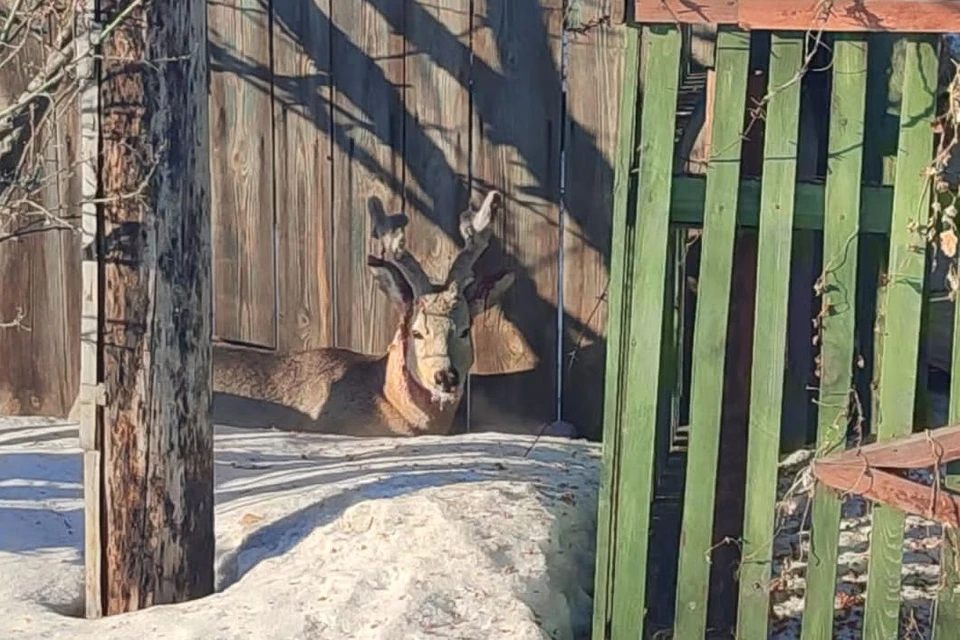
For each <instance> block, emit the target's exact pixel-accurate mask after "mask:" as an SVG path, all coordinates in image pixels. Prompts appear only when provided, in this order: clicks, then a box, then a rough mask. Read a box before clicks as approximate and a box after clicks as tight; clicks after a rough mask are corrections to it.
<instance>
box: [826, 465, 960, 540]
mask: <svg viewBox="0 0 960 640" xmlns="http://www.w3.org/2000/svg"><path fill="white" fill-rule="evenodd" d="M813 475H814V477H815V478H816V479H817V480H818V481H820V482H822V483H823V484H825V485H827V486H829V487H832V488H833V489H836V490H837V491H840V492H841V493H853V494H857V495H861V496H863V497H864V498H867V499H869V500H873V501H874V502H881V503H883V504H888V505H891V506H893V507H896V508H898V509H900V510H902V511H905V512H907V513H912V514H915V515H919V516H923V517H925V518H930V519H931V520H935V521H937V522H940V523H941V524H944V525H948V526H951V527H960V496H958V495H957V494H955V493H953V492H950V491H946V490H944V489H943V488H942V487H928V486H926V485H922V484H919V483H917V482H912V481H910V480H907V479H906V478H901V477H900V476H895V475H893V474H892V473H889V472H887V471H883V470H881V469H875V468H870V467H869V466H867V465H866V464H863V465H861V466H860V467H857V466H855V465H853V464H849V463H848V464H838V463H833V464H824V461H823V460H820V461H817V462H816V463H814V465H813Z"/></svg>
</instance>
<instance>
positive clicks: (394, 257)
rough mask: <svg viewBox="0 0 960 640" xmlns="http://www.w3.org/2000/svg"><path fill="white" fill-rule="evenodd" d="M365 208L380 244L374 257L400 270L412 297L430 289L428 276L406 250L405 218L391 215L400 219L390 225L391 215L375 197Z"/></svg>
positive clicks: (374, 234) (375, 237)
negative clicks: (395, 223)
mask: <svg viewBox="0 0 960 640" xmlns="http://www.w3.org/2000/svg"><path fill="white" fill-rule="evenodd" d="M367 210H368V213H369V214H370V218H371V223H372V224H371V231H372V234H373V240H374V241H377V240H379V245H380V246H379V252H378V253H379V256H376V257H378V258H379V259H380V260H384V261H387V262H389V263H390V264H392V265H393V266H394V267H396V268H397V270H398V271H400V273H401V274H402V275H403V277H404V278H406V280H407V282H408V283H409V284H410V289H411V290H412V291H413V295H414V297H417V296H420V295H423V294H424V293H427V292H428V291H430V289H431V288H432V285H431V284H430V278H428V277H427V274H426V273H425V272H424V271H423V267H421V266H420V263H419V262H417V259H416V258H414V257H413V255H412V254H411V253H410V252H409V251H407V239H406V234H405V232H404V227H406V222H405V218H403V216H392V217H393V218H394V219H397V218H399V219H400V220H401V222H400V224H397V225H392V224H391V216H387V214H386V212H385V211H384V209H383V203H382V202H380V199H379V198H376V197H373V198H370V199H369V200H368V201H367ZM391 227H392V228H391Z"/></svg>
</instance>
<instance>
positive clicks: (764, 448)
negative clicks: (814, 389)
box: [737, 34, 804, 638]
mask: <svg viewBox="0 0 960 640" xmlns="http://www.w3.org/2000/svg"><path fill="white" fill-rule="evenodd" d="M803 44H804V41H803V37H802V35H801V34H783V35H778V34H775V35H772V36H771V45H770V49H771V51H770V71H769V86H770V87H771V88H772V89H773V91H772V97H771V98H770V101H769V103H768V105H767V111H766V118H765V120H766V130H765V136H764V166H763V186H762V193H761V208H760V231H759V245H758V248H757V299H756V312H755V328H754V343H753V372H752V375H751V389H750V419H749V435H748V440H747V442H748V448H747V491H746V499H745V500H746V503H745V510H744V526H743V539H744V545H743V555H742V559H741V565H740V601H739V609H738V612H737V614H738V615H737V634H738V636H743V637H750V638H760V637H765V636H766V635H767V623H768V619H767V616H768V611H769V600H770V590H769V585H770V580H771V569H772V567H771V564H772V554H773V531H774V506H775V502H776V490H777V462H778V453H779V448H780V423H781V409H782V406H781V402H782V399H783V382H784V366H785V353H784V351H785V349H784V346H785V343H786V333H787V303H788V291H789V281H790V254H791V244H792V238H793V212H794V191H795V188H794V185H795V179H796V169H797V157H796V153H797V139H798V136H799V124H800V83H799V82H794V83H792V84H790V83H789V81H790V79H791V78H794V77H795V76H796V74H797V73H798V72H799V70H800V68H801V65H802V62H803Z"/></svg>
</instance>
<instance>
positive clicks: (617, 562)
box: [608, 26, 681, 638]
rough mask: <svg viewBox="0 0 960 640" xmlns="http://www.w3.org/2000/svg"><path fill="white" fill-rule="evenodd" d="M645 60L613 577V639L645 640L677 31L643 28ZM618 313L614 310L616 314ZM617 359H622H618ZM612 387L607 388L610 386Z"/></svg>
mask: <svg viewBox="0 0 960 640" xmlns="http://www.w3.org/2000/svg"><path fill="white" fill-rule="evenodd" d="M643 37H644V40H645V41H646V43H645V51H646V55H647V60H646V63H645V71H644V76H643V81H642V86H643V87H644V104H643V109H642V114H641V120H640V134H639V144H638V145H637V147H638V151H639V153H640V157H641V158H643V159H644V160H643V162H641V163H640V168H639V173H638V176H637V180H638V184H637V193H638V197H637V201H636V211H635V212H634V214H633V215H632V216H631V219H629V220H628V224H627V229H626V233H627V234H628V235H629V236H630V238H629V239H628V240H627V242H628V243H629V244H628V253H627V255H628V256H629V262H628V265H629V266H628V267H627V268H628V269H629V271H628V278H627V280H626V283H627V286H626V287H625V289H626V291H625V292H624V293H628V295H629V297H630V303H629V309H630V312H629V313H630V315H629V317H628V319H627V320H626V322H627V338H626V345H625V346H624V349H625V352H626V354H625V355H626V371H625V373H624V374H623V375H625V376H626V378H625V382H624V384H623V388H622V391H620V393H621V394H622V395H621V396H620V399H621V402H622V404H619V405H618V406H617V410H618V411H620V412H622V417H621V422H620V432H621V433H620V437H621V443H620V447H619V449H620V450H619V451H618V454H617V455H618V459H619V466H620V470H619V478H618V486H617V502H618V506H617V508H618V511H619V513H618V515H617V522H616V531H615V534H614V540H615V543H614V544H615V556H614V571H613V581H614V586H613V602H612V628H611V633H612V637H615V638H637V637H643V629H644V624H645V620H644V619H645V614H644V611H645V606H644V603H645V600H646V598H645V594H646V580H645V577H646V576H645V568H646V566H647V558H648V557H649V550H648V547H647V544H648V538H649V533H650V525H651V519H650V506H651V500H652V498H653V459H654V450H655V442H656V433H657V430H658V429H657V422H658V420H657V419H658V401H659V399H660V389H659V381H660V369H661V366H660V361H661V358H660V354H661V348H662V347H663V339H662V338H663V335H662V333H663V331H662V329H663V324H664V323H663V315H664V304H663V301H664V295H665V290H664V286H665V282H666V260H667V244H668V238H669V220H670V183H671V179H672V166H673V134H674V122H675V120H676V108H677V87H678V84H679V65H680V45H681V34H680V30H679V29H678V28H677V27H675V26H662V27H661V26H657V27H644V30H643ZM619 311H620V309H617V308H613V309H612V312H613V313H619ZM620 357H623V356H622V355H621V356H620ZM608 389H609V387H608Z"/></svg>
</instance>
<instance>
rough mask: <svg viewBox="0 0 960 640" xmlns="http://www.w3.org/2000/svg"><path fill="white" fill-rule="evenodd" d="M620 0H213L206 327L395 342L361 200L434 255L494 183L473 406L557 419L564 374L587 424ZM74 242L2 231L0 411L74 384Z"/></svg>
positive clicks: (597, 366)
mask: <svg viewBox="0 0 960 640" xmlns="http://www.w3.org/2000/svg"><path fill="white" fill-rule="evenodd" d="M623 5H624V3H622V2H617V1H615V0H577V1H576V2H572V3H571V2H564V1H563V0H510V1H507V0H435V1H430V2H426V1H422V0H351V1H345V0H343V1H342V0H210V3H209V23H208V28H209V33H210V38H209V51H208V53H209V56H210V65H211V75H212V78H211V87H210V101H211V105H210V106H211V130H212V133H211V146H210V155H211V167H212V180H213V184H212V190H213V206H214V229H213V243H214V247H213V252H214V289H215V296H214V297H215V300H214V325H215V326H214V332H215V338H216V339H218V340H221V341H225V342H236V343H243V344H247V345H254V346H257V347H261V348H265V349H270V350H277V351H294V350H301V349H308V348H314V347H321V346H333V345H335V346H340V347H348V348H352V349H357V350H361V351H367V352H376V351H379V350H382V349H385V347H386V345H387V343H388V341H389V339H390V338H391V337H392V335H393V331H394V329H395V322H396V318H395V316H394V315H393V311H392V310H391V309H390V308H389V307H388V304H387V300H386V297H385V296H383V295H382V294H381V293H380V292H379V290H377V289H376V287H375V286H374V283H373V281H372V279H371V278H370V277H369V275H368V273H367V270H366V266H365V256H366V251H367V248H368V245H367V238H368V236H369V219H368V216H367V202H368V199H369V198H371V197H374V196H375V197H378V198H380V199H381V200H382V202H383V203H384V205H385V206H386V208H387V210H388V212H389V213H399V212H403V213H405V214H406V215H407V216H408V217H409V219H410V226H409V227H408V230H409V238H410V239H409V243H410V245H411V249H412V251H413V252H414V253H415V254H416V255H418V257H420V258H421V260H422V262H423V263H424V266H425V268H426V270H427V272H428V273H430V274H434V275H436V274H439V272H440V271H441V270H442V269H444V268H445V266H446V264H447V261H448V260H449V259H450V257H451V255H452V253H453V251H454V250H455V246H456V243H457V242H459V237H458V236H457V224H456V221H457V218H458V215H459V213H460V212H461V211H462V210H463V209H464V208H465V207H466V206H467V204H468V202H470V201H471V200H472V201H473V202H474V203H476V202H477V201H478V200H479V198H481V197H482V195H483V193H484V192H485V191H486V190H487V189H489V188H498V189H501V190H503V191H504V193H505V194H506V196H507V210H506V213H505V215H504V216H503V217H502V218H501V219H500V220H498V221H497V225H498V232H497V241H496V242H495V244H494V246H493V247H492V248H491V250H490V251H489V252H488V253H489V255H487V256H485V258H484V259H483V261H482V263H481V264H480V265H479V268H480V269H484V268H493V267H497V266H499V265H498V263H500V264H502V265H503V266H506V267H509V268H512V269H514V270H515V271H516V272H517V276H518V277H517V283H516V284H515V285H514V289H513V291H512V292H511V293H510V295H509V296H508V298H507V299H506V301H505V304H504V305H503V308H502V310H500V311H496V312H491V313H488V314H487V315H486V316H485V317H483V318H481V319H479V321H478V324H477V326H476V329H475V333H474V336H475V339H476V345H477V355H478V360H477V363H476V367H475V373H476V374H477V375H476V376H474V378H473V380H472V393H471V398H472V401H473V405H474V407H473V408H474V411H473V418H474V422H478V423H485V422H486V423H490V422H504V421H516V420H523V421H527V422H530V423H534V424H535V423H538V422H540V421H545V420H553V419H554V418H555V417H556V415H557V408H558V397H559V396H563V408H562V412H563V416H564V417H565V418H566V419H568V420H570V421H571V422H573V423H574V424H578V425H581V426H582V427H583V428H584V429H585V430H586V431H587V432H588V433H589V431H590V428H591V427H594V426H598V424H599V420H598V415H599V410H600V398H601V396H602V372H603V352H604V340H603V328H604V326H605V323H606V316H605V304H604V303H603V301H602V297H603V294H604V291H605V287H606V281H607V275H606V274H607V262H608V260H609V251H608V246H609V236H610V220H611V217H610V211H611V206H610V194H611V193H612V180H613V171H612V153H613V149H614V147H615V134H616V122H617V110H618V108H619V102H618V97H617V96H618V86H619V78H620V75H621V68H622V58H623V31H622V27H620V26H617V23H618V22H621V21H622V17H623V16H622V14H623V10H624V6H623ZM16 90H17V88H14V91H16ZM74 187H75V191H74V192H72V193H73V195H74V196H76V197H77V198H79V195H78V193H79V191H78V189H79V187H77V185H74ZM74 213H75V212H74ZM77 246H78V243H77V242H75V241H74V239H73V238H71V235H70V233H69V232H56V235H54V234H50V233H48V234H45V235H44V234H41V235H39V236H37V238H36V239H32V240H23V241H20V240H17V241H13V242H3V243H0V265H2V267H0V268H2V269H3V271H4V279H3V282H2V284H0V287H2V288H0V318H5V317H8V316H10V315H12V314H13V313H15V310H16V308H17V307H18V306H23V307H24V310H25V313H26V314H27V320H26V323H27V324H28V325H29V326H30V327H31V329H32V331H30V332H25V331H8V332H2V333H0V363H4V366H2V367H0V413H33V414H37V413H40V414H54V415H57V414H59V415H62V414H64V413H66V412H67V411H68V410H69V409H70V407H71V405H72V404H73V401H74V398H75V396H76V390H77V372H78V370H79V365H78V359H79V349H78V346H77V336H76V333H77V331H76V330H75V328H78V327H79V319H78V309H79V295H80V293H79V292H80V286H79V269H78V268H77V266H78V262H79V258H78V249H77V248H76V247H77ZM574 352H575V353H576V356H573V355H572V354H573V353H574ZM594 435H596V434H594Z"/></svg>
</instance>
